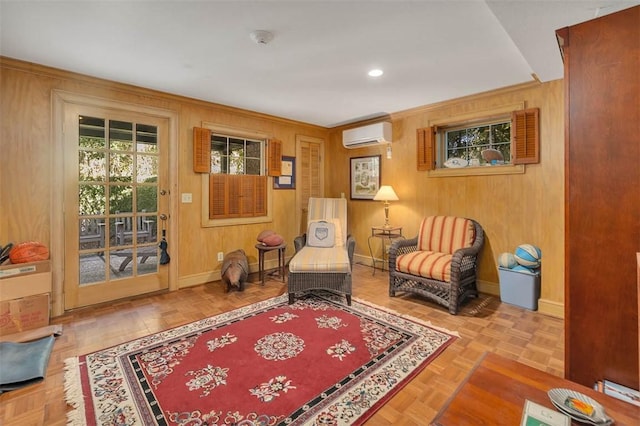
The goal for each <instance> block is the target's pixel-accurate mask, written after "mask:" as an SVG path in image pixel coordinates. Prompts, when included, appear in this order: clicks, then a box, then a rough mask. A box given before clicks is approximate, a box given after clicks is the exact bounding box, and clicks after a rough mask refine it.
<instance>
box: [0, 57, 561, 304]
mask: <svg viewBox="0 0 640 426" xmlns="http://www.w3.org/2000/svg"><path fill="white" fill-rule="evenodd" d="M56 89H57V90H65V91H69V92H74V93H80V94H83V95H89V96H97V97H101V98H104V99H109V100H117V101H123V102H128V103H133V104H141V105H145V106H151V107H157V108H165V109H168V110H172V111H176V112H177V113H178V117H179V130H178V133H179V137H178V144H179V147H178V149H177V152H178V164H179V165H178V172H177V179H178V182H177V187H178V194H173V196H175V197H180V193H192V194H193V203H191V204H182V203H179V204H178V206H179V207H178V211H177V218H174V219H175V221H174V223H173V226H178V241H177V242H174V241H171V242H170V245H171V249H172V250H177V251H179V256H178V258H179V264H178V265H173V266H174V267H177V268H178V272H177V276H178V283H174V284H173V285H172V288H178V287H183V286H188V285H194V284H200V283H203V282H207V281H208V280H211V279H215V278H216V274H215V271H219V269H220V264H219V262H217V261H216V253H217V252H219V251H223V252H227V251H231V250H234V249H237V248H244V249H245V251H246V252H247V254H248V255H249V257H250V259H249V260H250V262H252V261H253V262H254V263H255V261H256V253H255V251H256V250H255V248H254V245H255V238H256V236H257V235H258V233H259V232H260V231H261V230H263V229H274V230H276V231H277V232H279V233H280V234H282V235H283V236H284V237H285V239H286V241H289V242H292V241H293V238H294V237H295V236H296V235H297V231H298V226H297V224H295V223H294V221H292V220H290V218H291V217H292V215H293V213H294V212H295V191H293V190H277V191H273V204H274V210H273V212H274V215H273V222H271V223H263V224H254V225H248V226H230V227H218V228H203V227H201V226H200V223H201V189H202V186H201V185H202V179H201V176H200V175H198V174H196V173H194V172H193V168H192V152H191V151H192V145H191V144H192V140H191V138H192V129H193V127H194V126H201V125H202V122H203V121H206V122H210V123H217V124H220V125H224V126H235V127H239V128H243V129H252V130H254V131H258V132H264V133H266V134H269V135H272V136H273V137H277V138H278V139H280V140H282V142H283V155H289V156H295V140H296V135H305V136H310V137H315V138H320V139H325V140H326V141H327V147H326V156H327V158H326V159H325V162H324V163H325V167H326V176H327V178H326V183H325V195H326V196H335V197H339V196H341V194H342V193H344V194H345V196H346V197H347V198H349V168H350V164H349V158H350V157H355V156H362V155H372V154H381V155H382V157H381V158H382V183H383V184H389V185H393V187H394V189H395V190H396V192H397V194H398V196H399V197H400V201H397V202H393V203H392V204H391V209H390V219H391V222H392V223H393V224H396V225H402V226H403V227H404V233H405V235H407V236H413V235H414V234H415V233H416V232H417V226H418V224H419V221H420V219H421V218H422V217H423V216H425V215H429V214H455V215H461V216H468V217H473V218H474V219H476V220H478V221H479V222H480V223H481V224H482V225H483V227H484V228H485V232H486V234H487V243H486V246H485V249H484V251H483V254H482V257H481V261H480V279H481V281H482V283H481V284H483V285H484V288H486V289H489V291H490V290H491V289H494V290H495V289H497V286H498V284H497V283H498V273H497V267H496V259H497V256H498V255H499V254H500V253H501V252H504V251H513V250H514V249H515V247H516V246H517V245H518V244H520V243H524V242H530V243H533V244H536V245H538V246H540V247H541V248H542V251H543V267H542V299H541V301H540V308H539V309H540V310H541V311H542V312H546V313H549V314H552V315H556V316H562V312H563V308H562V303H563V297H564V295H563V292H564V290H563V282H564V276H563V270H564V264H563V258H564V251H563V235H564V225H563V214H564V213H563V174H564V166H563V161H564V156H563V155H564V154H563V153H564V151H563V128H564V127H563V126H564V124H563V100H562V96H563V89H562V82H561V81H555V82H550V83H545V84H538V83H536V84H531V85H526V86H522V87H516V88H508V89H503V90H499V91H495V92H492V93H489V94H484V95H478V96H472V97H468V98H464V99H459V100H455V101H450V102H445V103H441V104H437V105H430V106H425V107H422V108H417V109H413V110H410V111H404V112H399V113H395V114H392V115H391V116H390V119H391V121H392V122H393V140H394V142H393V144H392V151H393V152H392V154H393V156H392V159H387V158H386V149H385V147H382V146H380V147H369V148H361V149H357V150H346V149H344V148H343V147H342V141H341V135H342V132H341V130H342V129H338V128H336V129H331V130H328V129H324V128H321V127H317V126H313V125H307V124H304V123H299V122H294V121H289V120H285V119H281V118H278V117H271V116H267V115H263V114H258V113H254V112H250V111H244V110H239V109H235V108H231V107H226V106H222V105H216V104H212V103H205V102H201V101H196V100H192V99H187V98H182V97H178V96H173V95H169V94H165V93H160V92H157V91H152V90H147V89H141V88H137V87H133V86H129V85H125V84H120V83H114V82H109V81H104V80H100V79H95V78H92V77H87V76H83V75H78V74H73V73H69V72H65V71H60V70H56V69H51V68H47V67H42V66H39V65H34V64H29V63H25V62H21V61H15V60H13V59H9V58H0V93H2V97H1V98H0V113H1V115H0V116H1V118H2V121H1V123H0V206H2V208H1V209H0V239H1V240H0V244H5V243H6V242H9V241H13V242H19V241H25V240H32V239H33V240H39V241H42V242H44V243H45V244H49V243H50V233H51V229H50V228H51V223H50V211H51V208H54V207H55V206H52V205H51V204H52V203H51V197H50V194H51V192H52V189H53V188H52V182H51V179H50V176H51V171H52V168H53V167H61V165H59V164H52V162H51V158H52V155H51V150H52V149H53V138H52V131H51V127H52V123H51V115H52V111H51V93H52V91H53V90H56ZM519 102H520V103H522V102H524V103H525V104H526V106H527V107H539V108H540V115H541V125H540V127H541V129H540V131H541V161H540V164H537V165H528V166H526V173H524V174H519V175H502V176H470V177H438V178H435V177H428V175H427V173H426V172H418V171H416V159H415V150H416V146H415V135H416V129H417V128H420V127H425V126H428V125H429V122H430V121H431V120H436V119H437V120H442V119H443V118H446V117H452V119H455V117H456V116H460V115H467V114H469V113H473V112H474V111H484V110H488V109H492V108H499V107H501V106H503V105H509V104H514V103H519ZM383 220H384V211H383V206H382V204H381V203H378V202H374V201H361V200H358V201H351V200H349V227H350V231H351V233H352V234H353V235H354V236H355V237H356V241H357V247H356V252H357V254H358V255H359V257H360V258H361V259H362V260H363V261H364V260H366V259H367V258H368V256H369V250H368V247H367V238H368V236H369V235H370V227H371V226H372V225H378V224H381V223H382V221H383ZM292 254H293V244H292V243H291V244H290V247H288V248H287V256H291V255H292ZM56 256H59V254H56V253H52V260H54V261H55V258H56ZM217 276H218V277H219V275H217ZM60 297H61V294H54V295H53V298H54V300H55V299H56V298H60Z"/></svg>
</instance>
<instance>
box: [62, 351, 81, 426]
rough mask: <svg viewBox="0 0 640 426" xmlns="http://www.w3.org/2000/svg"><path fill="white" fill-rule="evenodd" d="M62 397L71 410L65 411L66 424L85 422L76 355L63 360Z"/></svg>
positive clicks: (78, 363)
mask: <svg viewBox="0 0 640 426" xmlns="http://www.w3.org/2000/svg"><path fill="white" fill-rule="evenodd" d="M64 398H65V401H67V404H69V405H70V406H72V407H73V410H71V411H69V412H67V424H68V425H73V426H76V425H77V426H82V425H84V424H85V412H84V399H83V397H82V381H81V379H80V362H79V360H78V358H77V357H73V358H67V359H65V360H64Z"/></svg>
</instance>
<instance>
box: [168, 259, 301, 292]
mask: <svg viewBox="0 0 640 426" xmlns="http://www.w3.org/2000/svg"><path fill="white" fill-rule="evenodd" d="M288 261H289V258H287V257H285V264H286V262H288ZM277 267H278V258H275V259H269V260H266V259H265V261H264V269H265V271H269V270H271V269H276V268H277ZM258 271H259V269H258V264H257V263H250V264H249V274H257V273H258ZM220 280H222V275H221V271H220V270H219V269H217V270H215V271H206V272H202V273H199V274H192V275H185V276H184V277H180V278H178V288H187V287H193V286H196V285H201V284H206V283H210V282H215V281H220Z"/></svg>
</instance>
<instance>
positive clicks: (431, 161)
mask: <svg viewBox="0 0 640 426" xmlns="http://www.w3.org/2000/svg"><path fill="white" fill-rule="evenodd" d="M435 135H436V128H435V127H433V126H431V127H425V128H422V129H418V130H417V135H416V146H417V152H416V155H417V159H418V167H417V169H418V171H422V170H433V169H434V168H435V165H436V155H435V148H436V143H435V141H436V137H435Z"/></svg>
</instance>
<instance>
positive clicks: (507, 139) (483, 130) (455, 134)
mask: <svg viewBox="0 0 640 426" xmlns="http://www.w3.org/2000/svg"><path fill="white" fill-rule="evenodd" d="M438 134H439V136H440V141H442V143H441V145H440V147H441V148H442V152H443V154H444V155H443V162H445V161H447V160H449V159H452V158H460V159H463V160H466V161H467V163H468V164H470V165H475V166H481V165H485V164H486V163H487V162H486V161H485V159H484V158H483V156H482V151H484V150H486V149H489V148H491V149H495V150H498V151H500V153H501V154H502V156H503V158H504V164H508V163H510V160H511V120H510V119H509V118H506V119H504V120H498V121H494V122H487V123H482V124H479V125H478V124H475V125H473V126H458V127H447V128H441V129H439V131H438ZM474 163H475V164H474ZM501 164H502V163H501Z"/></svg>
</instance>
